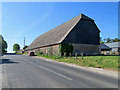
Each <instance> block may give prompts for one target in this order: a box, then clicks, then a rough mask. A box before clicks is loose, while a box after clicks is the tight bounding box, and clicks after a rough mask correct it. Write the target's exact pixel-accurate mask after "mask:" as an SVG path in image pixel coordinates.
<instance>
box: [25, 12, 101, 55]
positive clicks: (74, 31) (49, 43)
mask: <svg viewBox="0 0 120 90" xmlns="http://www.w3.org/2000/svg"><path fill="white" fill-rule="evenodd" d="M99 33H100V30H99V29H98V27H97V25H96V24H95V22H94V20H93V19H91V18H89V17H88V16H85V15H84V14H80V15H79V16H77V17H75V18H73V19H71V20H69V21H67V22H65V23H63V24H62V25H60V26H58V27H56V28H54V29H52V30H50V31H48V32H46V33H44V34H42V35H41V36H39V37H37V38H36V39H35V40H34V41H33V42H32V43H31V44H30V46H29V47H28V48H27V49H26V50H25V52H29V51H33V52H35V53H37V52H38V51H41V52H43V53H44V54H47V53H48V52H50V53H51V54H52V55H59V54H60V51H59V50H60V49H59V47H60V44H64V43H67V44H72V46H73V53H72V54H73V55H74V54H75V53H76V52H77V53H78V54H80V53H81V52H82V53H84V54H87V55H89V54H90V55H93V54H100V52H101V51H100V43H99V39H100V37H99Z"/></svg>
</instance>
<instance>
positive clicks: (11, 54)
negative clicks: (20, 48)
mask: <svg viewBox="0 0 120 90" xmlns="http://www.w3.org/2000/svg"><path fill="white" fill-rule="evenodd" d="M5 55H21V54H15V53H6V54H5Z"/></svg>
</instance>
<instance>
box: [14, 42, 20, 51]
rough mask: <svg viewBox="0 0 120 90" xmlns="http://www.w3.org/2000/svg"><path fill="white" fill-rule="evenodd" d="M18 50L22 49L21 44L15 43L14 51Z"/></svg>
mask: <svg viewBox="0 0 120 90" xmlns="http://www.w3.org/2000/svg"><path fill="white" fill-rule="evenodd" d="M18 50H20V45H19V44H17V43H16V44H14V45H13V51H15V52H16V51H18Z"/></svg>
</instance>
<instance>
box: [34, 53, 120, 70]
mask: <svg viewBox="0 0 120 90" xmlns="http://www.w3.org/2000/svg"><path fill="white" fill-rule="evenodd" d="M36 55H37V56H39V57H45V58H50V59H53V60H55V61H59V62H65V63H72V64H76V65H79V66H85V67H95V68H103V69H109V70H118V68H120V66H119V67H118V59H119V58H120V56H115V55H114V56H112V55H111V56H83V57H81V56H78V57H77V58H76V57H74V56H73V57H60V56H48V55H41V54H36Z"/></svg>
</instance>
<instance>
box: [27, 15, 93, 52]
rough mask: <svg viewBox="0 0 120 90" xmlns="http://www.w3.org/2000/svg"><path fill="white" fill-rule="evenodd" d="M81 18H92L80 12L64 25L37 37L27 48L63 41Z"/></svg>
mask: <svg viewBox="0 0 120 90" xmlns="http://www.w3.org/2000/svg"><path fill="white" fill-rule="evenodd" d="M80 19H87V20H92V19H91V18H89V17H87V16H85V15H83V14H80V15H79V16H77V17H75V18H73V19H71V20H69V21H68V22H66V23H63V24H62V25H60V26H58V27H56V28H54V29H52V30H50V31H48V32H46V33H44V34H43V35H41V36H39V37H37V38H36V39H35V40H34V41H33V42H32V44H31V45H30V46H29V47H28V48H27V49H34V48H37V47H42V46H47V45H53V44H58V43H61V42H62V41H63V40H64V38H65V37H66V36H67V35H68V34H69V32H70V31H71V30H72V29H73V28H74V26H75V25H76V24H77V23H78V22H79V20H80ZM27 49H26V50H27Z"/></svg>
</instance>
